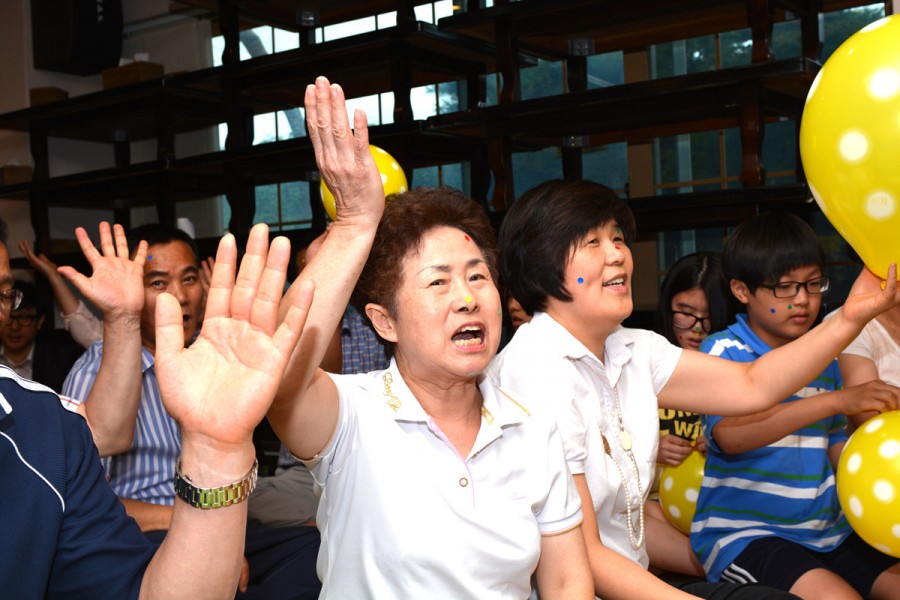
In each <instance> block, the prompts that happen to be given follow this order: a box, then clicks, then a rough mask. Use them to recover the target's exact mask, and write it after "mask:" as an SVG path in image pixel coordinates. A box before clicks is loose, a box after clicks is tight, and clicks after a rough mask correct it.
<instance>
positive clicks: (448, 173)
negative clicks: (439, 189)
mask: <svg viewBox="0 0 900 600" xmlns="http://www.w3.org/2000/svg"><path fill="white" fill-rule="evenodd" d="M441 185H443V186H446V187H452V188H456V189H458V190H462V191H464V192H465V188H464V186H463V166H462V165H461V164H455V165H444V166H442V167H441ZM466 193H468V192H466Z"/></svg>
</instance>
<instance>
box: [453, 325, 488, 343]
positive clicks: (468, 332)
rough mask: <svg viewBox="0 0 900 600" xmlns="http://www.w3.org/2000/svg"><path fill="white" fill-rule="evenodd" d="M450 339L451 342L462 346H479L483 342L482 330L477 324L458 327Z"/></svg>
mask: <svg viewBox="0 0 900 600" xmlns="http://www.w3.org/2000/svg"><path fill="white" fill-rule="evenodd" d="M450 339H451V340H452V341H453V344H454V345H456V346H459V347H462V348H468V347H472V346H480V345H481V344H483V343H484V330H483V329H482V328H481V327H479V326H477V325H465V326H463V327H460V328H459V329H458V330H457V331H456V333H454V334H453V335H452V336H451V337H450Z"/></svg>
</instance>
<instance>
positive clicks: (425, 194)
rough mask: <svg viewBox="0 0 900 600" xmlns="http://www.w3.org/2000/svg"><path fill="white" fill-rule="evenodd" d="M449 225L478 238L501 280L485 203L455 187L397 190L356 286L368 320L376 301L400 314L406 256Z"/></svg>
mask: <svg viewBox="0 0 900 600" xmlns="http://www.w3.org/2000/svg"><path fill="white" fill-rule="evenodd" d="M443 226H446V227H455V228H456V229H459V230H460V231H462V232H463V233H464V234H466V235H468V236H469V237H470V238H471V239H472V241H473V242H475V244H476V245H477V246H478V249H479V250H481V253H482V254H483V255H484V260H485V263H486V264H487V267H488V270H489V271H490V273H491V277H493V279H494V282H495V284H496V281H497V278H498V272H497V262H498V254H499V251H498V249H497V241H496V236H495V235H494V229H493V228H492V227H491V223H490V221H489V220H488V217H487V213H486V212H485V211H484V209H483V208H482V207H481V206H480V205H479V204H478V203H477V202H475V201H474V200H472V199H470V198H468V197H467V196H466V195H465V194H463V193H462V192H460V191H458V190H455V189H453V188H424V187H420V188H415V189H413V190H410V191H408V192H405V193H403V194H399V195H397V196H392V198H391V201H390V202H389V203H388V204H387V206H385V209H384V214H383V215H382V217H381V222H380V223H379V224H378V231H377V232H376V234H375V241H374V243H373V244H372V250H371V252H370V253H369V258H368V260H367V261H366V265H365V267H364V268H363V271H362V273H361V274H360V276H359V281H358V282H357V284H356V288H355V289H354V290H353V296H352V298H351V303H352V304H353V305H354V307H356V309H357V310H358V311H359V313H360V314H361V315H362V316H363V317H364V320H365V321H366V322H369V319H368V317H367V316H366V312H365V308H366V304H368V303H370V302H371V303H374V304H380V305H382V306H384V307H385V308H386V309H387V310H388V311H389V312H390V313H391V314H396V302H397V285H398V282H400V280H401V277H402V272H403V259H404V258H405V257H406V256H407V254H409V253H410V252H412V251H414V250H416V249H417V248H418V247H419V245H420V244H421V242H422V237H423V236H424V235H425V234H426V233H427V232H429V231H431V230H432V229H435V228H437V227H443ZM370 325H371V323H370ZM382 341H384V343H385V346H386V348H387V350H388V352H389V353H390V352H393V344H391V343H390V342H388V341H387V340H382Z"/></svg>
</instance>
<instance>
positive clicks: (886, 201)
mask: <svg viewBox="0 0 900 600" xmlns="http://www.w3.org/2000/svg"><path fill="white" fill-rule="evenodd" d="M898 150H900V15H894V16H890V17H885V18H883V19H881V20H879V21H876V22H874V23H872V24H870V25H867V26H866V27H864V28H862V29H861V30H859V31H858V32H857V33H855V34H853V35H852V36H850V38H848V39H847V41H845V42H844V43H843V44H842V45H841V46H840V47H839V48H838V49H837V50H836V51H835V52H834V54H833V55H831V57H830V58H829V59H828V60H827V61H826V62H825V64H824V65H823V67H822V70H821V71H820V72H819V74H818V76H816V79H815V80H814V81H813V84H812V86H811V87H810V90H809V95H808V96H807V98H806V106H805V107H804V109H803V118H802V120H801V123H800V155H801V157H802V159H803V169H804V171H805V172H806V178H807V181H808V183H809V187H810V190H811V191H812V195H813V198H815V200H816V202H817V203H818V204H819V206H820V207H821V208H822V212H823V213H824V214H825V216H826V217H827V218H828V220H829V221H831V224H832V225H834V228H835V229H837V231H838V232H839V233H840V234H841V235H842V236H843V237H844V239H845V240H847V242H848V243H849V244H850V245H851V246H853V249H854V250H856V252H857V254H859V256H860V257H861V258H862V259H863V262H865V264H866V266H867V267H869V269H870V270H871V271H872V272H874V273H875V274H876V275H878V276H879V277H881V278H882V279H884V278H886V277H887V270H888V266H889V265H890V263H892V262H900V235H898V232H900V167H898V163H897V153H898Z"/></svg>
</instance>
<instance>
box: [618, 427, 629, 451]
mask: <svg viewBox="0 0 900 600" xmlns="http://www.w3.org/2000/svg"><path fill="white" fill-rule="evenodd" d="M619 439H620V440H622V448H623V449H624V450H625V451H626V452H628V451H629V450H631V434H630V433H628V432H627V431H625V430H624V429H621V430H619Z"/></svg>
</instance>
